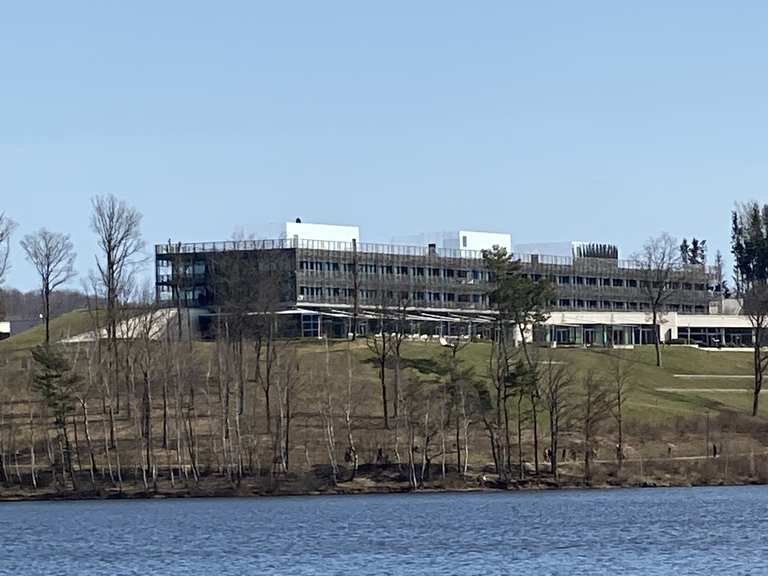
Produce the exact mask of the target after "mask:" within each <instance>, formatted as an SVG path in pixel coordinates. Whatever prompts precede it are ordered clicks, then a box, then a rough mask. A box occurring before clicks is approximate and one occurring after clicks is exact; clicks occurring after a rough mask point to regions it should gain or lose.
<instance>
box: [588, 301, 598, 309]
mask: <svg viewBox="0 0 768 576" xmlns="http://www.w3.org/2000/svg"><path fill="white" fill-rule="evenodd" d="M587 308H588V309H590V310H594V309H596V308H597V300H587Z"/></svg>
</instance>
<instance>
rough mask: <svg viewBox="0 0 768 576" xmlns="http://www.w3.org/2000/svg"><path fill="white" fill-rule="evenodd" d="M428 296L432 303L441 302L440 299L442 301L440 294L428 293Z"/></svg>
mask: <svg viewBox="0 0 768 576" xmlns="http://www.w3.org/2000/svg"><path fill="white" fill-rule="evenodd" d="M427 296H428V300H429V301H430V302H440V299H441V294H440V292H427Z"/></svg>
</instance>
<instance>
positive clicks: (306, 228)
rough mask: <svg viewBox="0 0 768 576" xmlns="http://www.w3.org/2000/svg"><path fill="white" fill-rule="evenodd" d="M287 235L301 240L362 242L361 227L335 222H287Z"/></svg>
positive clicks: (289, 237)
mask: <svg viewBox="0 0 768 576" xmlns="http://www.w3.org/2000/svg"><path fill="white" fill-rule="evenodd" d="M285 237H286V238H288V239H291V238H297V239H299V240H321V241H323V242H352V240H355V241H356V242H360V228H358V227H357V226H336V225H334V224H310V223H304V222H286V223H285Z"/></svg>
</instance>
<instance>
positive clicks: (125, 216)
mask: <svg viewBox="0 0 768 576" xmlns="http://www.w3.org/2000/svg"><path fill="white" fill-rule="evenodd" d="M91 206H92V210H93V211H92V213H91V229H92V230H93V232H94V233H95V234H96V241H97V244H98V246H99V250H100V252H101V254H100V256H97V257H96V266H97V268H98V271H99V279H100V280H101V284H102V287H103V289H104V292H105V299H106V302H105V303H106V313H107V318H106V326H107V333H108V335H109V337H110V338H111V339H114V338H116V334H117V321H118V320H117V318H118V314H117V309H118V305H119V299H120V297H121V296H122V294H123V292H124V291H125V288H126V284H127V283H128V282H129V277H130V275H131V274H132V272H133V270H134V267H135V265H136V264H138V262H139V260H140V256H141V251H142V250H143V249H144V241H143V240H142V237H141V214H140V213H139V212H138V211H137V210H136V209H135V208H132V207H131V206H128V205H127V204H126V203H125V202H124V201H122V200H118V199H117V198H116V197H115V196H113V195H111V194H110V195H107V196H97V197H96V198H94V199H93V200H92V201H91Z"/></svg>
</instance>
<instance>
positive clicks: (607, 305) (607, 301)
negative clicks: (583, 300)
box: [601, 300, 613, 310]
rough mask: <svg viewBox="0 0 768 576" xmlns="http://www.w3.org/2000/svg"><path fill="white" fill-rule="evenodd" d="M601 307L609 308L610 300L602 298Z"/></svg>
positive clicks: (610, 307)
mask: <svg viewBox="0 0 768 576" xmlns="http://www.w3.org/2000/svg"><path fill="white" fill-rule="evenodd" d="M601 308H602V309H603V310H611V309H612V308H613V307H612V306H611V302H610V300H603V302H602V305H601Z"/></svg>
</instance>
